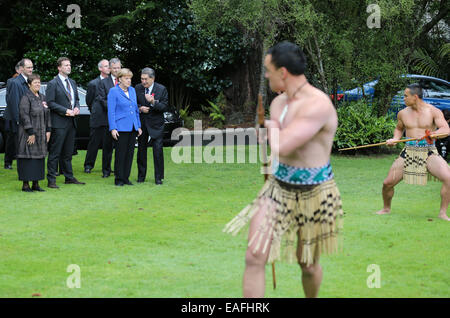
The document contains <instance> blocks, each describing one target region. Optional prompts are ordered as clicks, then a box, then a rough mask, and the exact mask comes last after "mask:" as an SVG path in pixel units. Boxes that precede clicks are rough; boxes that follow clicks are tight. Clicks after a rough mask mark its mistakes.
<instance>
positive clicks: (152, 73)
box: [141, 67, 155, 78]
mask: <svg viewBox="0 0 450 318" xmlns="http://www.w3.org/2000/svg"><path fill="white" fill-rule="evenodd" d="M141 74H147V75H148V77H150V78H155V70H154V69H152V68H150V67H145V68H143V69H142V71H141Z"/></svg>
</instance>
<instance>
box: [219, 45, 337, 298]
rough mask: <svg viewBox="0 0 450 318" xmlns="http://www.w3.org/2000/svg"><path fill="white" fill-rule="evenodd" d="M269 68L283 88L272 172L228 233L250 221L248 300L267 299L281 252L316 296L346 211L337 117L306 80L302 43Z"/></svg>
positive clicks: (277, 49) (274, 52)
mask: <svg viewBox="0 0 450 318" xmlns="http://www.w3.org/2000/svg"><path fill="white" fill-rule="evenodd" d="M264 66H265V70H266V72H265V76H266V78H268V79H269V83H270V88H271V89H272V91H274V92H277V91H283V92H284V93H282V94H280V95H278V96H277V97H276V98H275V99H274V100H273V102H272V104H271V106H270V120H267V121H266V123H265V126H266V127H267V128H268V130H269V143H270V147H271V150H272V175H271V176H270V177H269V179H268V180H267V182H266V183H265V185H264V186H263V188H262V190H261V191H260V193H259V195H258V197H257V198H256V199H255V201H254V202H253V203H252V204H250V205H249V206H247V207H246V208H245V209H244V210H242V211H241V213H239V215H238V216H236V217H235V218H234V219H233V220H232V221H231V222H230V223H228V224H227V225H226V227H225V231H227V232H229V233H237V232H238V231H239V229H241V228H242V227H243V226H244V225H245V224H247V223H248V222H249V223H250V228H249V236H248V239H249V243H248V249H247V252H246V257H245V272H244V279H243V294H244V297H263V296H264V291H265V264H266V263H267V262H269V263H270V262H273V261H274V260H277V259H281V253H280V250H281V249H283V251H282V252H284V253H283V259H286V260H288V261H294V260H297V262H298V263H299V264H300V267H301V270H302V283H303V289H304V292H305V296H306V297H317V295H318V292H319V287H320V284H321V281H322V268H321V266H320V265H319V257H320V254H322V253H331V252H335V251H336V250H337V234H338V226H337V222H336V221H337V218H338V217H340V216H342V214H343V212H342V204H341V198H340V194H339V191H338V189H337V187H336V184H335V182H334V179H333V177H334V175H333V172H332V169H331V165H330V153H331V147H332V143H333V138H334V135H335V132H336V128H337V114H336V111H335V109H334V107H333V104H332V103H331V101H330V99H329V98H328V96H327V95H325V94H324V93H323V92H321V91H320V90H318V89H317V88H315V87H313V86H312V85H310V84H309V83H308V81H307V79H306V77H305V75H304V72H305V68H306V58H305V55H304V54H303V52H302V51H301V49H300V48H299V47H298V46H297V45H295V44H293V43H290V42H282V43H279V44H277V45H275V46H274V47H272V48H271V49H270V50H269V51H268V52H267V56H266V57H265V62H264ZM296 239H297V246H296V247H295V244H294V243H295V240H296ZM282 241H283V242H282Z"/></svg>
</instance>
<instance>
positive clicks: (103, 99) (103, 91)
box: [97, 57, 122, 178]
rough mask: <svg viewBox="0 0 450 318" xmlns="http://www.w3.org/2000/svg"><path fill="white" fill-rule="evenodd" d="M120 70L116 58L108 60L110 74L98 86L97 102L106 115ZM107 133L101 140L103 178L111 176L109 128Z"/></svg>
mask: <svg viewBox="0 0 450 318" xmlns="http://www.w3.org/2000/svg"><path fill="white" fill-rule="evenodd" d="M121 68H122V63H121V62H120V60H119V59H118V58H116V57H115V58H112V59H111V60H109V70H110V72H111V74H110V75H109V76H108V77H107V78H104V79H102V80H101V81H100V84H99V86H98V96H97V100H98V102H99V103H100V105H101V106H102V109H103V112H104V113H105V114H106V116H107V114H108V93H109V90H110V89H111V88H112V87H114V86H116V85H117V83H118V79H117V73H118V72H119V71H120V69H121ZM106 131H107V133H106V134H105V135H104V140H103V162H102V164H103V165H102V170H103V178H108V177H109V176H110V175H111V171H112V170H111V161H112V153H113V139H112V137H111V134H110V133H109V126H108V127H107V129H106Z"/></svg>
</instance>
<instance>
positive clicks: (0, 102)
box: [0, 83, 183, 152]
mask: <svg viewBox="0 0 450 318" xmlns="http://www.w3.org/2000/svg"><path fill="white" fill-rule="evenodd" d="M46 88H47V83H42V84H41V89H40V92H41V93H42V94H44V95H45V90H46ZM78 95H79V97H80V115H79V116H78V117H77V124H78V125H77V126H78V127H77V134H76V136H75V143H76V146H77V149H86V148H87V144H88V142H89V130H90V128H89V118H90V116H91V113H90V112H89V108H88V107H87V104H86V90H85V89H84V88H82V87H80V86H78ZM5 97H6V88H1V89H0V152H3V151H4V136H5V123H4V120H3V116H4V112H5V108H6V99H5ZM182 126H183V121H182V120H181V118H180V116H179V114H178V113H177V111H176V110H174V109H173V108H172V107H171V108H170V109H169V110H168V111H167V112H165V113H164V143H165V144H166V145H168V144H173V141H172V140H171V136H172V131H173V130H175V129H176V128H179V127H182Z"/></svg>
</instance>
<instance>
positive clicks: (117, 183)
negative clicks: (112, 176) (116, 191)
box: [114, 181, 123, 187]
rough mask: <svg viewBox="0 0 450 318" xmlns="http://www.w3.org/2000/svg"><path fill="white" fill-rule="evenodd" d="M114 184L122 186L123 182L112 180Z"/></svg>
mask: <svg viewBox="0 0 450 318" xmlns="http://www.w3.org/2000/svg"><path fill="white" fill-rule="evenodd" d="M114 184H115V185H116V186H117V187H123V182H122V181H114Z"/></svg>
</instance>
